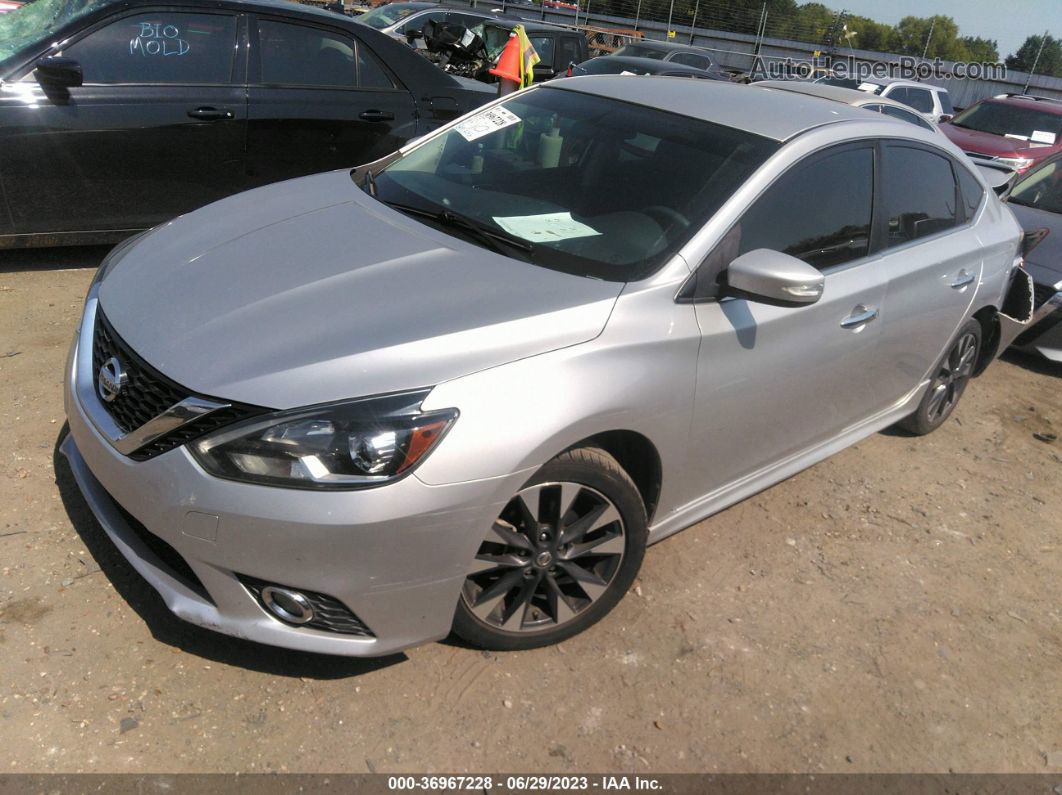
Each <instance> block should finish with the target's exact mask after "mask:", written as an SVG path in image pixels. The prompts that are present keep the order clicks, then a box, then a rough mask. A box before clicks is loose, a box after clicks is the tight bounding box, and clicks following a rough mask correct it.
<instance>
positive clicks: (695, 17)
mask: <svg viewBox="0 0 1062 795" xmlns="http://www.w3.org/2000/svg"><path fill="white" fill-rule="evenodd" d="M700 10H701V0H697V4H696V5H694V6H693V22H692V23H691V24H690V44H693V29H694V28H696V27H697V12H698V11H700Z"/></svg>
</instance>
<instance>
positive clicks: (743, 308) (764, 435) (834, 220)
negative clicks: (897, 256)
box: [690, 145, 888, 494]
mask: <svg viewBox="0 0 1062 795" xmlns="http://www.w3.org/2000/svg"><path fill="white" fill-rule="evenodd" d="M874 164H875V154H874V148H873V147H872V146H871V145H854V146H852V145H849V146H844V147H841V148H835V149H832V150H827V151H826V152H825V153H822V154H820V155H818V156H817V157H815V158H813V159H811V160H807V161H804V163H802V164H800V165H797V166H795V167H794V168H793V169H792V170H790V171H789V172H787V173H786V174H784V175H783V176H782V177H780V178H779V179H778V180H776V181H775V183H774V184H773V185H772V186H771V187H770V188H769V189H768V190H767V191H766V192H765V193H764V194H763V195H762V196H761V197H760V199H758V200H757V202H756V203H755V204H754V205H753V206H752V207H751V208H750V209H749V210H748V211H747V212H746V213H745V214H744V216H742V218H741V219H740V220H739V221H738V222H737V224H735V226H734V227H733V228H732V229H731V230H730V231H729V232H728V233H727V235H726V236H725V237H724V238H723V240H722V241H721V242H720V244H719V245H718V246H717V247H716V250H715V251H714V252H713V253H712V254H711V255H710V256H709V258H708V259H707V260H706V261H705V263H704V264H703V265H702V266H701V268H702V270H705V269H706V270H707V271H709V272H708V273H703V274H702V273H700V272H699V273H698V277H699V278H698V283H699V284H713V283H715V282H716V281H717V278H716V276H717V273H713V272H711V271H716V272H718V271H720V270H721V271H724V275H723V280H724V281H725V267H726V264H728V263H729V262H731V261H732V260H733V259H735V258H736V257H737V256H739V255H741V254H744V253H746V252H748V251H752V250H755V249H761V248H766V249H772V250H775V251H782V252H784V253H787V254H790V255H792V256H795V257H797V258H799V259H802V260H804V261H805V262H807V263H808V264H810V265H813V266H815V267H817V268H819V269H820V270H822V271H823V273H824V274H825V277H826V283H825V290H824V293H823V296H822V298H821V299H820V300H819V301H818V303H816V304H812V305H810V306H804V307H782V306H771V305H768V304H765V303H760V302H756V301H753V300H747V299H745V298H727V297H722V298H721V299H720V298H715V299H713V298H711V297H707V298H706V299H705V300H699V301H697V303H696V312H697V320H698V323H699V324H700V328H701V334H702V339H701V347H700V352H699V355H698V362H697V394H696V401H695V407H694V412H695V416H694V422H693V434H692V436H693V445H692V454H691V462H690V463H691V466H693V467H694V468H695V469H696V471H698V474H699V478H698V482H699V484H700V487H701V488H703V492H702V493H705V494H707V493H710V492H712V491H715V490H716V489H718V488H720V487H721V486H724V485H727V484H731V483H734V482H736V481H739V480H740V479H741V478H743V477H744V476H747V475H751V474H753V473H755V472H757V471H758V470H760V469H762V468H764V467H766V466H767V465H769V464H771V463H775V462H779V461H782V460H784V459H785V458H786V457H787V456H790V455H793V454H795V453H798V452H800V451H802V450H805V449H807V448H809V447H811V446H813V445H815V444H817V443H821V442H823V441H826V440H828V439H830V438H832V437H834V436H836V435H837V434H838V433H840V432H841V431H843V430H844V429H845V428H848V427H850V426H852V425H854V424H856V423H858V422H859V421H860V420H862V419H865V418H866V417H868V416H870V415H871V414H873V413H874V411H875V410H876V409H878V408H880V405H881V401H880V398H879V395H878V391H879V385H880V384H879V378H878V368H877V364H878V358H879V355H880V352H879V342H880V335H881V329H882V325H883V321H884V320H885V318H883V310H884V302H885V295H886V288H887V285H888V274H887V273H885V271H884V270H883V269H882V268H881V267H880V264H881V263H880V262H879V261H878V260H877V259H875V258H873V257H871V256H869V254H870V232H871V216H872V206H873V193H874V172H875V165H874ZM724 295H725V293H724Z"/></svg>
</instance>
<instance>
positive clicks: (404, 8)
mask: <svg viewBox="0 0 1062 795" xmlns="http://www.w3.org/2000/svg"><path fill="white" fill-rule="evenodd" d="M428 8H429V6H426V5H423V4H420V3H416V4H414V3H388V4H387V5H382V6H380V7H379V8H374V9H373V10H372V11H368V12H366V13H364V14H362V15H361V16H360V17H355V20H356V21H357V22H360V23H361V24H363V25H368V26H369V27H370V28H376V29H377V30H381V29H382V28H386V27H390V26H391V25H393V24H395V23H396V22H399V21H401V20H403V19H405V18H406V17H408V16H409V15H410V14H415V13H416V12H417V11H425V10H427V9H428Z"/></svg>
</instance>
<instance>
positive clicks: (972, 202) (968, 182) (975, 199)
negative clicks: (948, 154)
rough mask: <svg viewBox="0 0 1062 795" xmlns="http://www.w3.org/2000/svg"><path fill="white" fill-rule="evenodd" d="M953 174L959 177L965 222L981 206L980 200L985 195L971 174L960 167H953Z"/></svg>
mask: <svg viewBox="0 0 1062 795" xmlns="http://www.w3.org/2000/svg"><path fill="white" fill-rule="evenodd" d="M955 173H956V174H957V175H958V177H959V193H961V194H962V203H963V206H964V207H965V209H966V214H965V217H966V219H967V220H969V219H971V218H973V217H974V215H975V214H976V213H977V208H978V207H980V206H981V199H982V197H984V195H985V189H984V188H982V187H981V183H980V182H978V181H977V179H976V178H975V177H974V175H973V174H971V173H970V172H969V171H968V170H967V169H965V168H963V167H962V166H956V167H955Z"/></svg>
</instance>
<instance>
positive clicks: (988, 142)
mask: <svg viewBox="0 0 1062 795" xmlns="http://www.w3.org/2000/svg"><path fill="white" fill-rule="evenodd" d="M940 131H941V132H942V133H944V134H945V135H946V136H948V138H950V139H951V140H952V142H953V143H954V144H955V145H956V146H958V147H959V148H960V149H962V150H963V151H964V152H966V154H968V155H969V156H970V157H972V158H973V159H975V160H991V161H994V162H997V163H1001V164H1003V165H1005V166H1009V167H1010V168H1012V169H1014V170H1015V171H1017V172H1018V173H1019V174H1024V173H1025V172H1026V171H1028V170H1029V169H1030V168H1032V167H1033V166H1035V165H1036V164H1037V163H1040V162H1042V161H1044V160H1046V159H1047V158H1049V157H1051V155H1053V154H1056V153H1058V152H1062V100H1060V99H1050V98H1048V97H1034V96H1029V95H1027V94H1000V95H999V96H996V97H991V98H990V99H983V100H981V101H980V102H978V103H977V104H976V105H971V106H970V107H968V108H967V109H966V110H964V111H963V112H962V113H960V114H959V115H958V116H956V117H955V118H954V119H952V120H951V121H950V122H945V123H944V124H941V125H940Z"/></svg>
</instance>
